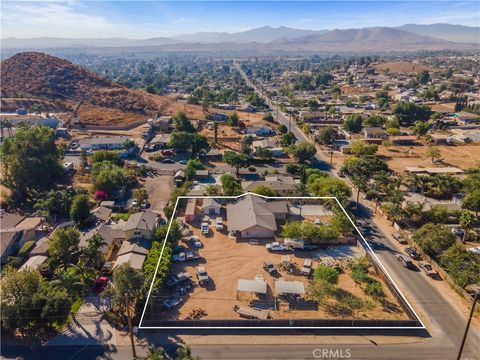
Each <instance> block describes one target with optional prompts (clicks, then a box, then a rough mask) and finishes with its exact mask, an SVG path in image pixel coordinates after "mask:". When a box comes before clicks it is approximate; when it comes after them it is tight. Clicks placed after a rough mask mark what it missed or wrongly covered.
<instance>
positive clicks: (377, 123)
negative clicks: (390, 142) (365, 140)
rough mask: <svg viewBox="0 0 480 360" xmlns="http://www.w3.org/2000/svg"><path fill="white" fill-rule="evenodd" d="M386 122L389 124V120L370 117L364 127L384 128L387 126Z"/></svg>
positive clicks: (375, 116) (378, 116)
mask: <svg viewBox="0 0 480 360" xmlns="http://www.w3.org/2000/svg"><path fill="white" fill-rule="evenodd" d="M386 122H387V119H385V118H384V117H383V116H380V115H370V116H369V117H367V118H366V119H365V120H364V121H363V126H369V127H383V125H385V123H386Z"/></svg>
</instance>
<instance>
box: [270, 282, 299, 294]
mask: <svg viewBox="0 0 480 360" xmlns="http://www.w3.org/2000/svg"><path fill="white" fill-rule="evenodd" d="M275 291H276V292H277V294H278V295H285V294H297V295H303V294H305V286H304V285H303V282H301V281H285V280H277V281H275Z"/></svg>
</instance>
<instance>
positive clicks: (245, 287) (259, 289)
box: [237, 279, 267, 299]
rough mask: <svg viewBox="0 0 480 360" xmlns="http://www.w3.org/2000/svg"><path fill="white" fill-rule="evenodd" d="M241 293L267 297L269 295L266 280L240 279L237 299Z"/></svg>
mask: <svg viewBox="0 0 480 360" xmlns="http://www.w3.org/2000/svg"><path fill="white" fill-rule="evenodd" d="M240 292H249V293H254V294H256V295H260V296H265V295H266V294H267V282H266V281H264V280H245V279H239V280H238V285H237V299H238V295H239V293H240Z"/></svg>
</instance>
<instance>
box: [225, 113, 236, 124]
mask: <svg viewBox="0 0 480 360" xmlns="http://www.w3.org/2000/svg"><path fill="white" fill-rule="evenodd" d="M227 125H229V126H232V127H233V126H238V114H237V112H236V111H234V112H232V113H231V114H230V116H229V117H228V119H227Z"/></svg>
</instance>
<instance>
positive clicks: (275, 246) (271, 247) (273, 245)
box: [265, 241, 288, 251]
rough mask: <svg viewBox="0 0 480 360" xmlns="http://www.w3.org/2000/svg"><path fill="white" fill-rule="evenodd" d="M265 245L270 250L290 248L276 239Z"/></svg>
mask: <svg viewBox="0 0 480 360" xmlns="http://www.w3.org/2000/svg"><path fill="white" fill-rule="evenodd" d="M265 247H266V248H267V250H268V251H287V250H288V247H286V246H285V245H282V244H280V243H278V242H276V241H274V242H271V243H268V244H267V245H265Z"/></svg>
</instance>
